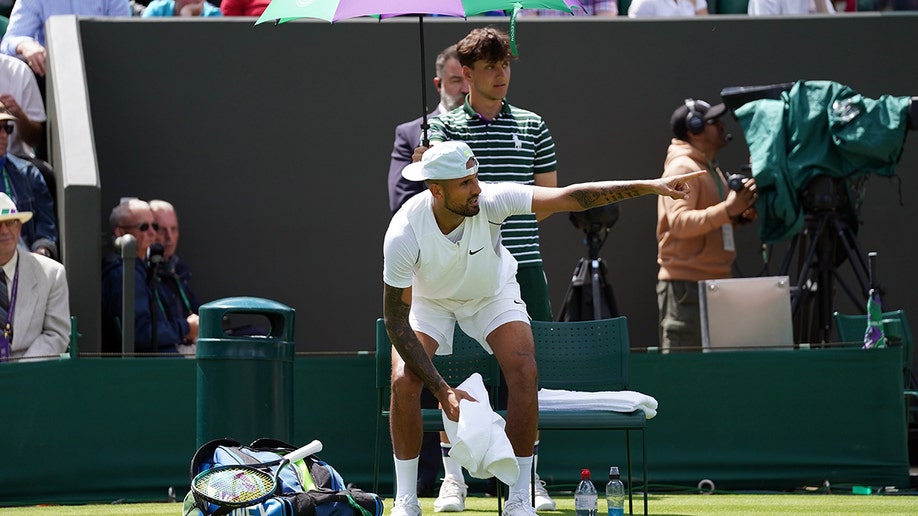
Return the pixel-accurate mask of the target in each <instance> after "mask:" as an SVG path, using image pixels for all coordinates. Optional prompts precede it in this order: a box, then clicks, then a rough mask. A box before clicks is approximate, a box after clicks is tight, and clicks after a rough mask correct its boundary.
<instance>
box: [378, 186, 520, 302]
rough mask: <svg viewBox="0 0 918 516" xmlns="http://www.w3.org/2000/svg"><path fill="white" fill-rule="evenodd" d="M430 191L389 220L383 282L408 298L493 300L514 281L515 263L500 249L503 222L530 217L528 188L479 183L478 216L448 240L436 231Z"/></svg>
mask: <svg viewBox="0 0 918 516" xmlns="http://www.w3.org/2000/svg"><path fill="white" fill-rule="evenodd" d="M432 202H433V197H432V195H431V193H430V190H426V191H424V192H422V193H419V194H417V195H415V196H414V197H412V198H411V199H409V200H408V202H406V203H405V205H404V206H402V208H401V209H400V210H399V211H398V212H397V213H396V214H395V215H394V216H393V217H392V220H391V222H389V229H388V231H386V239H385V242H384V244H383V258H384V261H383V281H385V282H386V284H387V285H390V286H393V287H397V288H408V287H412V295H414V296H420V297H425V298H428V299H451V300H456V301H463V300H469V299H479V298H483V297H488V296H493V295H495V294H497V293H498V292H500V290H501V289H502V288H503V286H504V285H506V284H507V282H508V281H510V280H511V279H512V278H513V277H515V276H516V266H517V264H516V260H515V259H514V258H513V256H511V255H510V252H509V251H507V249H506V248H505V247H504V246H503V245H501V242H500V226H501V223H502V222H503V221H504V220H505V219H506V218H507V217H509V216H511V215H520V214H524V213H531V212H532V187H531V186H526V185H520V184H515V183H481V194H480V195H479V196H478V206H479V207H480V209H481V211H479V213H478V214H477V215H475V216H473V217H466V218H465V220H464V221H463V222H462V223H461V224H460V225H459V227H458V228H456V230H455V231H453V232H452V233H450V235H444V234H443V233H442V232H441V231H440V228H439V227H438V226H437V221H436V219H435V218H434V215H433V209H432Z"/></svg>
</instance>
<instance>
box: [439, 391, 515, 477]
mask: <svg viewBox="0 0 918 516" xmlns="http://www.w3.org/2000/svg"><path fill="white" fill-rule="evenodd" d="M458 388H459V389H461V390H463V391H466V392H468V393H469V394H470V395H471V396H472V397H473V398H475V399H476V400H478V401H477V402H476V401H468V400H462V401H460V402H459V422H458V423H456V422H455V421H450V420H449V419H448V418H447V417H446V414H445V413H444V414H443V427H444V428H445V429H446V435H447V436H448V437H449V442H451V443H452V448H451V449H450V452H449V456H450V457H452V458H453V459H454V460H455V461H456V462H458V463H459V464H460V465H461V466H462V467H464V468H465V469H466V470H468V472H469V474H470V475H471V476H473V477H475V478H490V477H497V478H498V480H500V481H501V482H503V483H505V484H507V485H513V484H515V483H516V480H517V477H519V474H520V466H519V463H517V461H516V454H514V453H513V446H511V445H510V439H508V438H507V433H506V432H505V431H504V427H505V426H506V421H504V418H502V417H500V415H499V414H497V413H496V412H494V411H493V410H492V409H491V400H490V399H489V397H488V391H487V389H485V386H484V382H483V381H482V379H481V375H480V374H478V373H474V374H472V376H470V377H468V379H466V380H465V381H464V382H462V384H461V385H459V387H458Z"/></svg>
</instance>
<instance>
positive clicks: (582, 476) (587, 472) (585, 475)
mask: <svg viewBox="0 0 918 516" xmlns="http://www.w3.org/2000/svg"><path fill="white" fill-rule="evenodd" d="M589 478H590V470H588V469H586V468H583V469H581V470H580V480H589Z"/></svg>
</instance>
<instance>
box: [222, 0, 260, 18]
mask: <svg viewBox="0 0 918 516" xmlns="http://www.w3.org/2000/svg"><path fill="white" fill-rule="evenodd" d="M270 3H271V0H223V1H222V2H220V10H221V11H223V16H261V13H263V12H265V8H267V7H268V4H270Z"/></svg>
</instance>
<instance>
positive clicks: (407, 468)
mask: <svg viewBox="0 0 918 516" xmlns="http://www.w3.org/2000/svg"><path fill="white" fill-rule="evenodd" d="M392 458H393V459H394V460H395V499H396V500H398V499H399V498H401V497H403V496H409V495H410V496H415V497H416V496H417V495H418V457H415V458H413V459H408V460H399V459H398V458H396V457H395V455H392Z"/></svg>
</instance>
